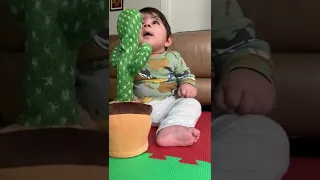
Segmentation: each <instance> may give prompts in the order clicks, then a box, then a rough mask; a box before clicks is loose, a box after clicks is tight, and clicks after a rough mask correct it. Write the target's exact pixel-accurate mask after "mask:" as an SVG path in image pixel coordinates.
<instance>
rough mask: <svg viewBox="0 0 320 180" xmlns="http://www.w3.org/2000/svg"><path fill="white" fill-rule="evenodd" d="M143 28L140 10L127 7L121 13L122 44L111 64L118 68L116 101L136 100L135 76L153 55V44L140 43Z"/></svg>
mask: <svg viewBox="0 0 320 180" xmlns="http://www.w3.org/2000/svg"><path fill="white" fill-rule="evenodd" d="M141 28H142V15H141V13H140V12H139V11H138V10H135V9H126V10H124V11H122V12H121V13H120V15H119V17H118V21H117V30H118V35H119V38H120V45H118V46H117V47H116V48H115V49H114V51H113V52H112V55H111V57H110V62H111V65H112V66H113V67H114V68H115V69H116V70H117V96H116V99H115V100H116V101H120V102H128V101H134V93H133V80H134V77H135V75H136V74H137V73H138V72H139V71H140V70H141V69H142V68H143V67H144V66H145V64H146V63H147V61H148V60H149V58H150V56H151V53H152V47H151V45H150V44H148V43H143V44H141V45H140V44H139V39H140V31H141Z"/></svg>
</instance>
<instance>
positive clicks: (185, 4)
mask: <svg viewBox="0 0 320 180" xmlns="http://www.w3.org/2000/svg"><path fill="white" fill-rule="evenodd" d="M123 4H124V8H135V9H141V8H143V7H146V6H151V7H154V8H157V9H159V10H160V11H162V13H163V14H164V15H165V16H166V17H167V19H168V21H169V23H170V25H171V28H172V32H173V33H175V32H184V31H198V30H207V29H211V0H124V2H123ZM120 12H121V11H112V12H110V14H109V28H110V29H109V33H110V34H111V35H114V34H117V17H118V15H119V14H120Z"/></svg>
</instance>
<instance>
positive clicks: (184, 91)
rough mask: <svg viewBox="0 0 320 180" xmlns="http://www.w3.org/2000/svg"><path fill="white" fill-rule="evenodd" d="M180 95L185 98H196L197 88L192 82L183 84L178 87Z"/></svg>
mask: <svg viewBox="0 0 320 180" xmlns="http://www.w3.org/2000/svg"><path fill="white" fill-rule="evenodd" d="M178 95H179V96H181V97H184V98H194V97H196V96H197V88H195V87H194V86H192V85H191V84H182V85H181V86H180V87H179V89H178Z"/></svg>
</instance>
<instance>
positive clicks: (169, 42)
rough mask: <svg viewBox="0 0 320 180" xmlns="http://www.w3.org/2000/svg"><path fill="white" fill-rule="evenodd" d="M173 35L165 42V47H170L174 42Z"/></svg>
mask: <svg viewBox="0 0 320 180" xmlns="http://www.w3.org/2000/svg"><path fill="white" fill-rule="evenodd" d="M172 40H173V36H172V35H170V36H169V37H168V39H167V42H166V43H165V44H164V46H165V47H169V46H171V44H172Z"/></svg>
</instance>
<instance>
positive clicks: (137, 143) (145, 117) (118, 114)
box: [109, 102, 152, 158]
mask: <svg viewBox="0 0 320 180" xmlns="http://www.w3.org/2000/svg"><path fill="white" fill-rule="evenodd" d="M151 112H152V106H150V105H146V104H141V103H135V102H119V103H118V102H114V103H110V104H109V156H110V157H115V158H130V157H134V156H138V155H140V154H142V153H144V152H145V151H146V150H147V149H148V146H149V142H148V135H149V132H150V129H151V124H152V117H151Z"/></svg>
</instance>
